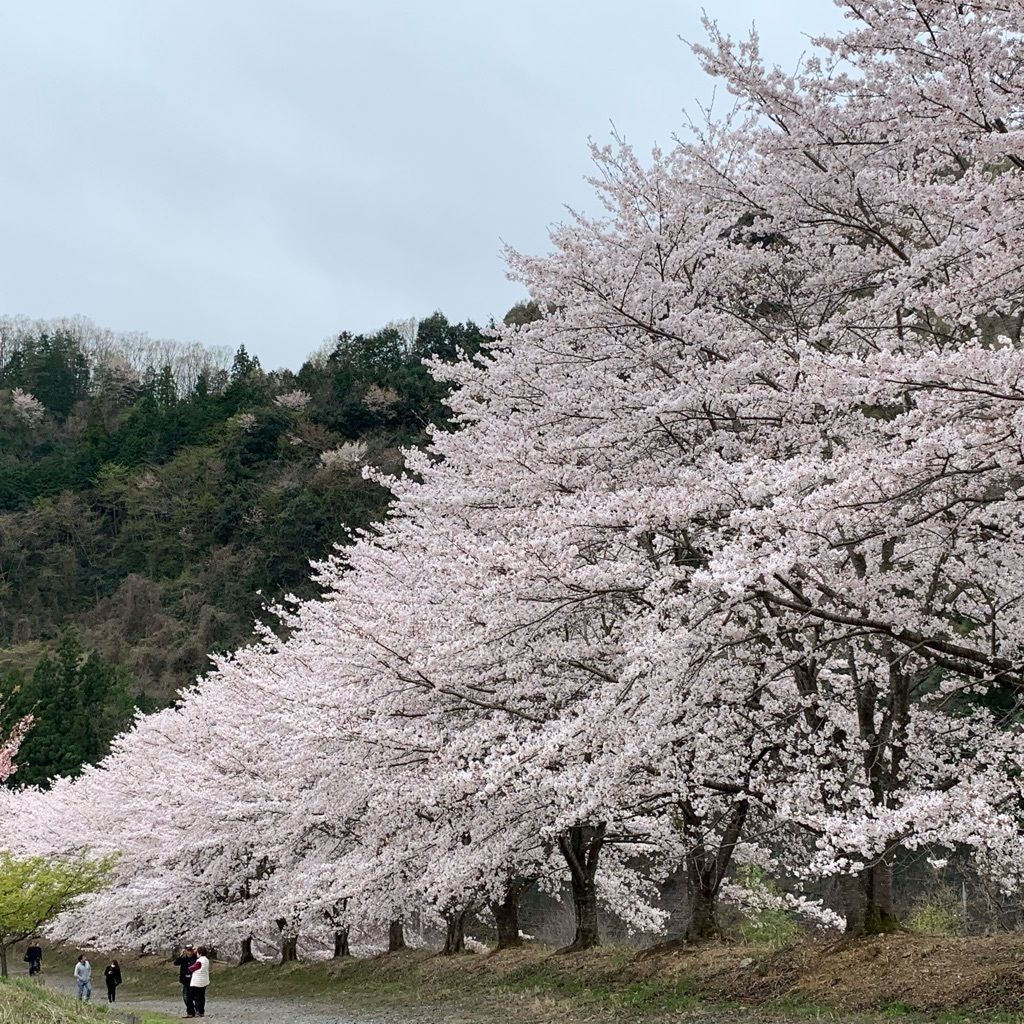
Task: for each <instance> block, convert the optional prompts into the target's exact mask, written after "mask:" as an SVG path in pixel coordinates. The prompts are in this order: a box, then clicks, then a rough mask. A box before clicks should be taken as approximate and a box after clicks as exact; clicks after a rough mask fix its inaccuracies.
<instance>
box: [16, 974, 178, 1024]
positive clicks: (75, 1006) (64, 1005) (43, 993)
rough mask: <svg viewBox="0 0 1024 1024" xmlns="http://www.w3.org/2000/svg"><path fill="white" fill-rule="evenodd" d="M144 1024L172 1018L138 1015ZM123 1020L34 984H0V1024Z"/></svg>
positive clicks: (99, 1023)
mask: <svg viewBox="0 0 1024 1024" xmlns="http://www.w3.org/2000/svg"><path fill="white" fill-rule="evenodd" d="M134 1016H135V1019H137V1020H139V1022H140V1024H168V1022H170V1020H171V1018H170V1017H165V1016H163V1015H162V1014H154V1013H143V1014H139V1013H136V1014H135V1015H134ZM123 1019H124V1018H123V1017H119V1016H117V1015H115V1014H113V1013H111V1012H109V1011H108V1009H107V1007H105V1006H89V1005H83V1004H82V1003H80V1002H78V1001H77V1000H75V999H71V998H69V997H68V996H65V995H61V994H60V993H58V992H53V991H51V990H50V989H45V988H43V987H42V986H41V985H38V984H36V983H35V982H31V981H21V980H11V981H2V982H0V1024H116V1022H119V1021H120V1020H123Z"/></svg>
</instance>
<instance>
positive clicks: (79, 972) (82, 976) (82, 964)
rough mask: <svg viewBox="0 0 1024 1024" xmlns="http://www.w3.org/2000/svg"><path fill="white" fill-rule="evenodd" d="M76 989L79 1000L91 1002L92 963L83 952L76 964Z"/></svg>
mask: <svg viewBox="0 0 1024 1024" xmlns="http://www.w3.org/2000/svg"><path fill="white" fill-rule="evenodd" d="M75 990H76V992H77V994H78V998H79V1001H81V1000H83V999H84V1000H85V1001H86V1002H89V1000H90V999H92V964H91V963H89V961H88V960H86V959H85V954H84V953H82V954H81V955H80V956H79V957H78V962H77V963H76V964H75Z"/></svg>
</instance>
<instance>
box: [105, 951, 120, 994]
mask: <svg viewBox="0 0 1024 1024" xmlns="http://www.w3.org/2000/svg"><path fill="white" fill-rule="evenodd" d="M103 977H104V978H106V979H107V1002H108V1003H116V1002H117V986H118V985H120V984H121V965H120V964H119V963H118V962H117V961H116V960H111V961H110V963H109V964H107V966H106V968H105V970H104V971H103Z"/></svg>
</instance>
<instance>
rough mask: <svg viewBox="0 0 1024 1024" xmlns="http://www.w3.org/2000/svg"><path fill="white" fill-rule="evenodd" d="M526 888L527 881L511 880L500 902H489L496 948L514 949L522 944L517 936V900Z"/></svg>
mask: <svg viewBox="0 0 1024 1024" xmlns="http://www.w3.org/2000/svg"><path fill="white" fill-rule="evenodd" d="M528 888H529V884H528V883H527V884H523V883H521V882H511V883H509V886H508V888H507V889H506V890H505V895H504V897H503V898H502V900H501V902H500V903H499V902H498V901H497V900H491V902H490V908H491V913H492V914H493V915H494V924H495V927H496V928H497V930H498V946H497V948H498V949H514V948H515V947H517V946H521V945H522V944H523V940H522V939H521V938H520V937H519V901H520V900H521V899H522V898H523V893H524V892H526V890H527V889H528Z"/></svg>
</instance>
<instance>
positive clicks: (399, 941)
mask: <svg viewBox="0 0 1024 1024" xmlns="http://www.w3.org/2000/svg"><path fill="white" fill-rule="evenodd" d="M405 948H406V945H405V929H404V928H403V927H402V918H400V917H396V918H395V919H394V921H392V922H391V923H390V924H389V925H388V952H389V953H398V952H400V951H401V950H403V949H405Z"/></svg>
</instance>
